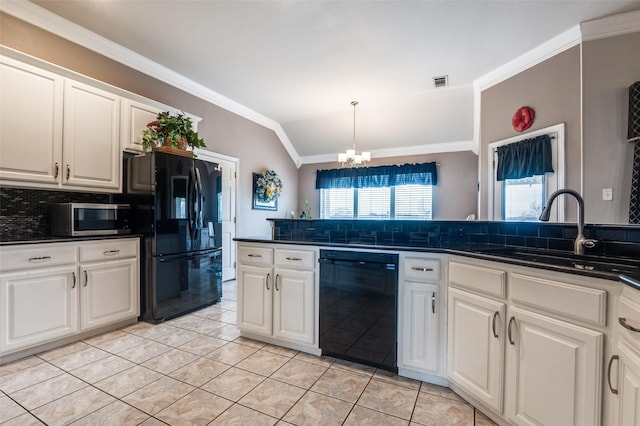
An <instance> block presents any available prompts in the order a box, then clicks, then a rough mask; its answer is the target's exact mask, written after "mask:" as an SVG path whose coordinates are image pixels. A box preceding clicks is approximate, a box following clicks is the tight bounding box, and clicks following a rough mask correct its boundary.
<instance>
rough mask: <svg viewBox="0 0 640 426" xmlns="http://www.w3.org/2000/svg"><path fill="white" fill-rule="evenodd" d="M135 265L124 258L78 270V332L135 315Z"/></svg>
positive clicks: (134, 261)
mask: <svg viewBox="0 0 640 426" xmlns="http://www.w3.org/2000/svg"><path fill="white" fill-rule="evenodd" d="M137 265H138V262H137V260H136V259H124V260H120V261H115V262H113V263H106V262H105V263H95V264H90V265H84V266H82V267H81V268H80V279H81V280H82V288H81V290H80V292H81V295H82V300H81V301H80V306H81V307H82V309H81V311H82V312H81V317H80V318H81V321H80V328H81V329H82V330H90V329H92V328H97V327H101V326H103V325H106V324H110V323H113V322H116V321H118V320H121V319H124V318H130V317H133V316H138V311H139V303H138V289H137V288H136V286H135V283H136V282H137V279H136V276H137V274H138V267H137Z"/></svg>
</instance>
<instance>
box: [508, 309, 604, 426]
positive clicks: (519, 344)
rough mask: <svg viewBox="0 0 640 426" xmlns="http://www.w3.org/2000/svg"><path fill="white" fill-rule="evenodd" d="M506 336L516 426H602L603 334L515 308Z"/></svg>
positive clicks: (511, 406) (511, 412) (510, 404)
mask: <svg viewBox="0 0 640 426" xmlns="http://www.w3.org/2000/svg"><path fill="white" fill-rule="evenodd" d="M507 334H508V336H509V342H508V344H507V380H506V386H507V388H506V392H505V395H506V415H507V417H508V418H509V419H510V420H511V421H512V422H513V423H514V424H518V425H548V426H552V425H558V426H567V425H580V426H588V425H597V424H600V405H601V404H600V399H601V398H600V396H601V388H602V351H603V335H602V333H600V332H597V331H593V330H590V329H587V328H584V327H580V326H577V325H574V324H570V323H567V322H564V321H559V320H556V319H553V318H549V317H545V316H542V315H538V314H535V313H533V312H529V311H526V310H523V309H519V308H512V309H510V319H509V322H508V323H507Z"/></svg>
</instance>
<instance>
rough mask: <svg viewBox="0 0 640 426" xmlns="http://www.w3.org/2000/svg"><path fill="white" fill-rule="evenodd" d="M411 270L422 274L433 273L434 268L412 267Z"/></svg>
mask: <svg viewBox="0 0 640 426" xmlns="http://www.w3.org/2000/svg"><path fill="white" fill-rule="evenodd" d="M411 270H413V271H420V272H433V268H421V267H419V266H412V267H411Z"/></svg>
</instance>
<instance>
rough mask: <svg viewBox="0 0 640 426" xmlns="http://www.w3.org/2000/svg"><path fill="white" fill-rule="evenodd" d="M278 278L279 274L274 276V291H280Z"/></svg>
mask: <svg viewBox="0 0 640 426" xmlns="http://www.w3.org/2000/svg"><path fill="white" fill-rule="evenodd" d="M278 278H280V274H277V275H276V279H275V281H274V286H275V288H276V291H280V289H279V288H278Z"/></svg>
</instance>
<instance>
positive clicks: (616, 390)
mask: <svg viewBox="0 0 640 426" xmlns="http://www.w3.org/2000/svg"><path fill="white" fill-rule="evenodd" d="M619 359H620V357H619V356H618V355H613V356H612V357H611V359H610V360H609V366H608V367H607V380H608V381H609V390H611V393H612V394H614V395H617V394H618V389H614V388H613V385H612V384H611V366H612V365H613V361H616V360H619Z"/></svg>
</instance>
